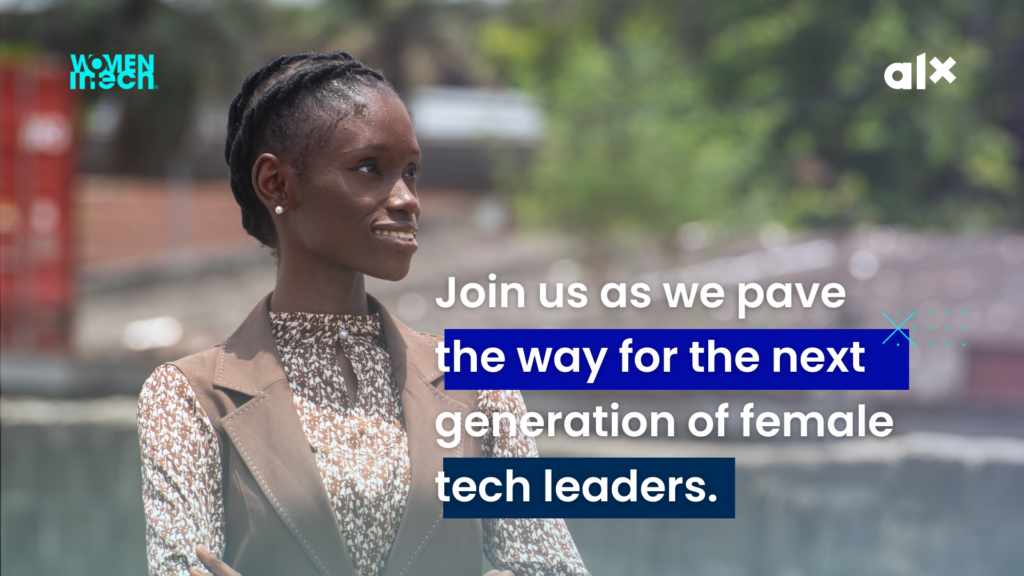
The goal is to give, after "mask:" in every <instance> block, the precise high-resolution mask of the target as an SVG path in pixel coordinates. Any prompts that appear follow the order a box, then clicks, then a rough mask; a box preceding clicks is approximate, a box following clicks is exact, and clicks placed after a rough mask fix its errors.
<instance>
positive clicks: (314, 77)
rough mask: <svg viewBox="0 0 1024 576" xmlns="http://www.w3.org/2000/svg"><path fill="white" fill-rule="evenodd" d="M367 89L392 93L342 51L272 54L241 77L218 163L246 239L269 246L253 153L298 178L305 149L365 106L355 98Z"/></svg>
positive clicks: (272, 241)
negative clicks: (274, 159) (227, 176)
mask: <svg viewBox="0 0 1024 576" xmlns="http://www.w3.org/2000/svg"><path fill="white" fill-rule="evenodd" d="M370 90H376V91H383V92H389V93H392V94H394V93H395V92H394V88H392V87H391V85H390V84H388V82H387V81H386V80H385V79H384V76H383V75H382V74H381V73H380V72H378V71H376V70H373V69H371V68H367V67H366V66H363V64H362V63H361V62H359V61H358V60H356V59H355V58H353V57H352V56H351V55H349V54H348V53H347V52H332V53H330V54H317V53H307V54H291V55H287V56H279V57H277V58H274V59H273V60H271V61H270V62H268V63H267V64H266V65H264V66H263V67H261V68H259V69H258V70H256V71H255V72H253V73H252V74H249V77H248V78H246V79H245V82H243V83H242V89H241V90H239V91H238V94H237V95H236V96H235V98H234V100H232V101H231V107H230V108H229V109H228V135H227V140H226V142H225V144H224V160H225V161H227V163H228V168H229V170H230V172H231V192H232V193H233V194H234V196H235V201H236V202H238V205H239V207H241V209H242V227H243V228H245V231H246V232H248V233H249V235H250V236H252V237H254V238H256V239H257V240H259V241H260V243H261V244H263V245H265V246H269V247H271V248H277V232H276V230H275V228H274V223H273V221H272V220H271V217H270V212H269V211H268V210H267V207H266V206H265V205H264V204H263V202H262V201H261V200H260V198H259V196H257V194H256V190H255V189H254V188H253V183H252V167H253V164H254V163H255V162H256V158H258V157H259V155H260V154H263V153H271V154H274V155H276V156H278V157H279V158H282V159H283V160H284V161H286V162H287V163H288V165H289V166H290V167H292V168H293V169H294V170H295V171H296V174H297V175H298V176H299V177H300V178H301V176H302V172H303V170H305V168H306V158H307V156H308V152H309V149H310V146H311V145H313V144H314V143H317V142H319V141H321V140H322V139H323V138H325V137H326V136H328V135H329V134H330V133H331V132H332V131H333V128H335V127H336V126H337V125H338V124H339V123H340V122H341V121H342V120H344V119H345V118H346V117H348V116H349V115H352V114H356V115H358V114H359V113H361V112H362V110H363V109H365V107H366V103H365V98H363V97H362V96H365V95H366V94H368V92H369V91H370ZM317 116H321V118H317ZM324 120H330V122H329V124H328V125H326V126H325V122H324ZM300 136H301V137H303V138H304V139H303V141H302V142H301V143H300V142H299V141H298V138H299V137H300Z"/></svg>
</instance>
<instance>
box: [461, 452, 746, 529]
mask: <svg viewBox="0 0 1024 576" xmlns="http://www.w3.org/2000/svg"><path fill="white" fill-rule="evenodd" d="M509 470H511V471H512V474H513V477H514V478H524V479H525V480H526V481H527V482H528V483H529V486H530V500H529V502H524V501H523V495H524V493H523V489H522V486H521V485H519V484H516V485H515V486H514V487H513V491H512V495H513V500H512V502H509V501H507V495H506V484H507V480H508V471H509ZM547 470H550V471H551V472H550V475H551V482H550V486H551V495H550V496H551V501H546V482H547V480H546V471H547ZM634 470H635V473H633V472H632V471H634ZM444 473H445V475H446V476H447V477H448V478H450V479H451V480H450V481H449V482H448V483H447V484H446V485H445V487H444V494H445V496H447V497H448V498H449V500H448V501H447V502H444V517H445V518H735V517H736V459H735V458H445V459H444ZM631 475H635V477H636V481H635V487H636V490H635V495H636V501H635V502H632V501H626V502H620V501H618V500H616V498H615V497H614V495H613V494H612V489H613V485H614V483H615V480H616V479H617V478H627V479H628V478H630V477H631ZM488 477H492V478H496V479H497V480H498V481H500V483H501V484H500V485H498V484H495V483H493V482H492V483H490V484H488V485H487V486H486V487H485V491H486V495H487V496H489V497H492V498H493V497H494V495H495V494H499V493H500V494H501V497H500V498H498V499H497V501H495V502H487V501H485V500H484V499H483V498H482V497H481V495H480V494H479V493H478V492H475V491H474V492H473V493H474V494H475V496H474V497H473V498H472V500H470V501H468V502H460V501H458V500H457V499H456V498H455V497H454V496H453V494H452V489H453V484H454V483H455V481H456V480H457V479H459V478H470V479H472V480H473V482H474V485H475V486H476V487H477V489H479V486H480V482H481V481H482V480H484V479H485V478H488ZM564 477H572V478H574V479H575V480H576V481H577V482H578V484H579V486H580V489H582V487H583V485H584V483H585V481H586V480H587V479H588V478H591V477H593V478H606V485H607V502H591V501H588V500H587V499H586V498H585V497H584V496H583V495H582V493H577V495H576V498H575V500H573V501H572V502H565V501H563V500H561V499H560V498H559V497H558V493H557V491H556V488H557V483H558V481H559V480H560V479H561V478H564ZM648 478H658V479H660V480H661V482H662V485H663V486H664V489H663V490H661V491H660V492H656V491H654V490H653V489H654V488H655V487H656V486H657V484H656V483H655V482H654V481H650V484H649V488H650V490H649V493H648V494H649V496H650V497H651V498H652V499H653V498H655V497H656V496H658V495H660V496H661V498H660V499H658V500H657V501H649V500H648V499H645V498H644V495H643V483H644V481H645V480H646V479H648ZM671 478H682V479H683V481H682V482H681V483H679V484H677V485H676V487H675V501H674V502H673V501H670V497H671V495H670V493H669V486H670V484H671ZM696 479H699V480H701V481H702V484H698V483H697V482H695V480H696ZM690 481H694V482H693V483H692V484H691V485H689V486H688V482H690ZM690 486H692V487H693V488H695V489H696V490H691V489H690ZM589 492H590V494H591V495H592V496H595V497H596V496H598V495H599V494H600V492H601V490H600V486H599V485H597V484H592V485H591V486H590V487H589ZM629 492H630V488H629V486H628V484H625V483H623V484H620V485H619V486H618V493H619V494H620V495H621V496H623V497H628V495H629ZM461 494H462V496H463V498H466V497H468V495H469V494H470V492H466V491H463V492H462V493H461ZM688 494H689V495H690V496H691V497H692V498H694V499H697V498H698V497H699V501H697V502H694V501H692V500H691V498H687V495H688Z"/></svg>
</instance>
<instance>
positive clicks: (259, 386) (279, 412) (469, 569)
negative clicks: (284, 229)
mask: <svg viewBox="0 0 1024 576" xmlns="http://www.w3.org/2000/svg"><path fill="white" fill-rule="evenodd" d="M368 299H369V303H370V309H371V311H373V312H378V313H379V314H380V317H381V323H382V325H383V328H384V335H385V337H386V338H387V345H388V353H389V355H390V357H391V364H392V367H393V369H394V375H395V382H396V384H397V386H398V391H399V393H400V395H401V402H402V410H403V412H404V414H405V426H406V430H407V432H408V437H409V460H410V465H411V473H412V480H411V485H410V487H409V499H408V501H407V503H406V507H405V512H404V514H403V516H402V520H401V523H400V524H399V528H398V535H397V536H396V538H395V543H394V546H393V547H392V549H391V554H390V556H389V558H388V561H387V567H386V569H385V572H384V576H404V575H408V574H426V575H435V574H436V575H445V576H454V575H458V576H461V575H465V576H470V575H472V576H480V574H481V573H482V571H483V569H482V558H483V544H482V529H481V522H480V520H478V519H477V520H456V519H448V520H446V519H443V518H442V517H441V502H440V501H439V500H438V498H437V484H436V483H435V482H434V478H435V477H436V476H437V473H438V471H439V470H441V469H442V463H443V462H442V458H445V457H448V458H460V457H463V458H464V457H480V456H482V455H483V454H482V452H481V445H480V443H479V440H478V439H476V438H473V437H471V436H469V435H468V434H465V433H463V434H462V438H463V440H462V442H461V444H460V445H459V446H456V447H455V448H450V449H445V448H441V447H440V446H439V445H438V443H437V438H438V435H437V432H436V430H435V428H434V426H435V421H436V419H437V416H438V415H439V414H440V413H442V412H462V413H463V414H466V413H468V412H472V411H475V410H476V409H477V392H476V391H446V390H445V389H444V374H443V373H442V372H441V371H440V370H438V368H437V355H436V353H435V352H434V347H435V346H436V344H437V342H438V341H439V340H441V338H440V337H439V336H432V335H427V334H422V333H418V332H414V331H413V330H411V329H409V328H408V327H407V326H405V325H404V324H402V323H401V322H399V321H398V320H396V319H395V318H393V317H392V316H391V315H390V314H389V313H388V311H387V310H386V309H385V308H384V307H383V306H382V305H381V304H380V302H378V301H377V300H376V299H374V298H373V297H372V296H370V297H368ZM171 364H173V365H174V366H176V367H177V368H178V369H179V370H181V371H182V372H183V373H184V374H185V376H186V377H187V378H188V382H189V384H191V385H192V387H193V388H194V389H195V392H196V395H197V396H198V398H199V402H200V404H201V405H202V407H203V409H204V410H205V411H206V414H207V415H208V416H209V418H210V421H211V422H212V423H213V426H214V428H215V429H216V430H217V432H218V433H219V434H220V440H221V447H222V450H221V454H222V458H223V462H222V464H223V465H222V467H221V469H222V470H223V473H224V478H223V487H224V488H223V490H224V493H223V499H224V511H225V522H226V526H225V530H224V533H225V554H224V560H225V561H226V562H227V563H228V564H230V565H231V566H232V567H233V568H234V569H235V570H238V571H239V572H241V573H242V574H243V575H244V576H259V575H263V574H266V575H275V576H276V575H289V576H292V575H295V576H300V575H302V576H317V575H322V576H357V575H356V572H355V568H354V566H353V564H352V561H351V559H350V558H349V556H348V550H347V548H346V546H345V542H344V541H343V540H342V534H341V531H340V529H339V527H338V523H337V520H336V519H335V516H334V512H333V510H332V508H331V505H330V501H329V500H328V496H327V491H326V489H325V488H324V485H323V481H322V479H321V476H320V471H319V469H318V468H317V465H316V459H315V456H314V455H313V451H312V448H311V447H310V444H309V441H308V440H307V439H306V435H305V433H304V432H303V430H302V425H301V423H300V422H299V416H298V413H297V412H296V411H295V405H294V402H293V400H292V393H291V389H290V388H289V385H288V378H287V376H286V375H285V372H284V369H283V367H282V363H281V357H280V354H279V353H278V350H277V345H276V343H275V342H274V338H273V334H272V333H271V325H270V295H269V294H268V295H267V297H265V298H264V299H263V300H262V301H260V303H259V304H257V305H256V308H255V309H253V311H252V312H251V313H250V314H249V317H248V318H246V320H245V321H244V322H243V323H242V325H241V326H240V327H239V328H238V330H236V331H235V333H234V334H232V335H231V337H230V338H228V339H227V340H226V341H225V342H224V344H222V345H220V346H217V347H215V348H211V349H210V350H207V351H205V352H201V353H198V354H194V355H192V356H188V357H186V358H183V359H181V360H178V361H177V362H172V363H171Z"/></svg>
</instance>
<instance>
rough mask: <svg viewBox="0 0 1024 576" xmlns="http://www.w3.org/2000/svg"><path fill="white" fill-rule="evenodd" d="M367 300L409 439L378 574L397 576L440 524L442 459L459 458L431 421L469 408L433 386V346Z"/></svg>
mask: <svg viewBox="0 0 1024 576" xmlns="http://www.w3.org/2000/svg"><path fill="white" fill-rule="evenodd" d="M367 298H368V300H369V303H370V310H371V311H375V312H377V313H378V314H380V318H381V324H382V326H383V327H384V335H385V337H386V338H387V344H388V355H389V356H390V357H391V366H392V369H393V370H394V375H395V383H396V385H397V386H398V391H399V394H400V396H401V401H402V411H403V413H404V415H405V429H406V433H407V435H408V438H409V465H410V468H411V470H410V472H411V475H412V480H411V484H410V486H409V498H408V500H407V501H406V505H405V512H404V513H403V515H402V521H401V524H399V527H398V535H397V536H396V537H395V543H394V546H393V547H392V549H391V554H390V555H389V557H388V562H387V566H386V568H385V570H384V575H385V576H400V575H402V574H406V573H407V572H408V571H409V569H410V568H411V567H412V565H413V563H414V562H415V561H416V558H417V557H418V555H419V553H420V552H421V551H422V550H423V548H425V547H426V544H427V542H429V541H430V539H431V538H432V537H433V535H434V533H435V532H436V531H437V528H438V526H439V525H440V523H441V521H442V504H441V501H440V500H439V499H438V498H437V485H436V483H435V481H434V478H435V477H436V475H437V471H438V470H441V469H442V468H443V463H444V460H443V459H444V458H445V457H448V458H453V457H461V456H462V446H461V445H459V446H456V447H455V448H451V449H444V448H442V447H441V446H440V445H438V444H437V438H436V434H435V430H434V426H435V422H436V421H437V417H438V416H439V415H440V414H441V413H442V412H463V413H465V412H466V411H467V410H468V409H469V407H468V406H466V405H465V404H463V403H462V402H458V401H457V400H454V399H452V398H450V397H448V396H447V395H446V394H444V392H442V391H440V390H438V389H437V388H436V387H435V386H434V385H433V382H434V381H435V380H437V379H438V378H440V377H441V376H443V373H442V372H441V371H440V370H438V368H437V356H436V353H435V352H434V346H433V343H432V342H431V341H430V340H428V339H427V338H425V337H423V336H421V335H420V334H418V333H416V332H414V331H413V330H411V329H409V328H408V327H407V326H405V325H404V324H402V323H401V322H399V321H398V320H397V319H395V318H393V317H392V316H391V315H390V314H389V313H388V311H387V310H386V309H385V308H384V307H383V306H382V305H381V304H380V302H378V301H377V300H376V299H374V298H373V297H372V296H367Z"/></svg>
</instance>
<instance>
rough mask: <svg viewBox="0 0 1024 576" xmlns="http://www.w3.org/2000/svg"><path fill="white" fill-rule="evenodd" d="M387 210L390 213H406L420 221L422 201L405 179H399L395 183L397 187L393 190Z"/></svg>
mask: <svg viewBox="0 0 1024 576" xmlns="http://www.w3.org/2000/svg"><path fill="white" fill-rule="evenodd" d="M387 209H388V212H405V213H406V214H408V215H409V216H412V217H413V219H414V220H416V219H419V216H420V200H419V198H418V197H417V196H416V192H415V191H414V190H412V189H410V188H409V186H408V185H407V184H406V183H405V180H404V179H402V178H399V179H398V181H397V182H395V187H394V188H392V189H391V195H390V196H389V197H388V204H387Z"/></svg>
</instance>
